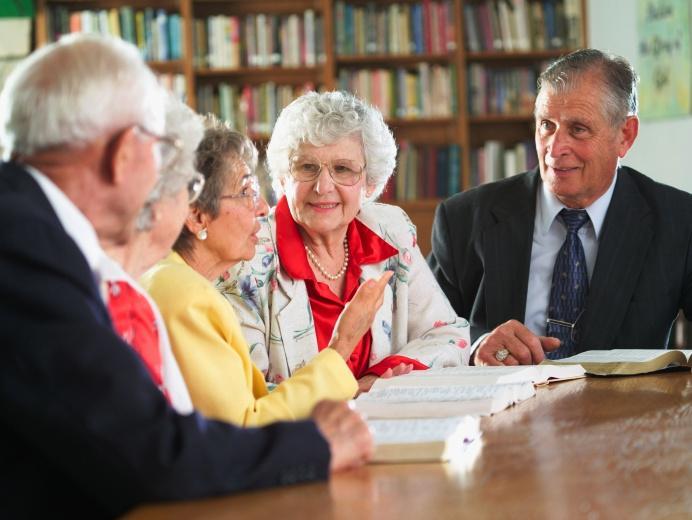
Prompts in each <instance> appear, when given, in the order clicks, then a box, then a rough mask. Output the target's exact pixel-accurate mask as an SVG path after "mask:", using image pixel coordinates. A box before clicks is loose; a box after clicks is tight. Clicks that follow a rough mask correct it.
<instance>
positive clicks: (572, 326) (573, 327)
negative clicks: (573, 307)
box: [545, 309, 584, 341]
mask: <svg viewBox="0 0 692 520" xmlns="http://www.w3.org/2000/svg"><path fill="white" fill-rule="evenodd" d="M582 314H584V309H582V310H581V311H580V312H579V314H578V315H577V319H576V320H574V323H571V322H569V321H565V320H558V319H555V318H546V319H545V327H546V331H547V329H548V325H550V324H551V323H552V324H553V325H558V326H560V327H567V328H569V338H570V339H571V340H572V341H577V337H576V336H575V334H576V333H577V323H579V320H580V319H581V317H582Z"/></svg>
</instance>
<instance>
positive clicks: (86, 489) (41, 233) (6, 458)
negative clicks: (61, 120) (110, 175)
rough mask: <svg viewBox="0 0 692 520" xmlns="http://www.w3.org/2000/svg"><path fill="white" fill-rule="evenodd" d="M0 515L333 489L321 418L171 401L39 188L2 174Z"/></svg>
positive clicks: (107, 510)
mask: <svg viewBox="0 0 692 520" xmlns="http://www.w3.org/2000/svg"><path fill="white" fill-rule="evenodd" d="M0 414H1V419H0V517H3V518H5V517H10V518H14V517H20V516H21V517H55V516H58V517H60V516H69V517H77V516H82V517H85V516H86V517H87V518H94V517H100V516H114V515H118V514H122V513H123V512H125V511H126V510H128V509H129V508H131V507H133V506H135V505H137V504H140V503H143V502H149V501H165V500H184V499H192V498H196V497H205V496H211V495H218V494H223V493H229V492H232V491H238V490H243V489H251V488H259V487H264V486H273V485H277V484H285V483H292V482H299V481H303V480H314V479H323V478H325V477H326V476H327V473H328V465H329V457H330V455H329V447H328V445H327V443H326V441H325V440H324V439H323V438H322V436H321V435H320V434H319V431H318V429H317V427H316V426H315V424H314V423H313V422H311V421H305V422H297V423H279V424H275V425H272V426H269V427H266V428H262V429H240V428H236V427H234V426H231V425H228V424H225V423H221V422H216V421H207V420H205V419H204V418H203V417H201V416H199V415H197V414H192V415H188V416H182V415H178V414H177V413H175V412H174V411H173V409H171V407H170V406H169V405H168V404H167V402H166V400H165V399H164V397H163V396H162V394H161V392H159V391H158V390H157V389H156V387H155V386H154V384H153V383H152V381H151V379H150V378H149V376H148V374H147V372H146V370H145V369H144V367H143V365H142V363H141V362H140V360H139V358H138V357H137V356H136V355H135V354H134V353H133V351H132V350H131V349H130V348H129V346H128V345H127V344H125V343H123V342H122V341H121V340H120V338H119V337H118V335H117V334H115V333H114V332H113V330H112V328H111V325H110V321H109V318H108V314H107V311H106V309H105V308H104V305H103V303H102V302H101V299H100V297H99V295H98V292H97V289H96V286H95V284H94V281H93V278H92V275H91V271H90V270H89V267H88V266H87V263H86V260H85V259H84V257H83V256H82V254H81V252H80V251H79V249H78V248H77V246H76V245H75V243H74V242H73V241H72V240H71V239H70V238H69V236H68V235H67V234H66V233H65V231H64V229H63V228H62V227H61V225H60V223H59V221H58V219H57V216H56V215H55V213H54V212H53V210H52V207H51V206H50V204H49V202H48V200H47V199H46V197H45V196H44V195H43V192H42V191H41V189H40V188H39V187H38V185H37V184H36V182H35V181H34V180H33V178H31V177H30V176H29V175H28V174H27V173H26V172H25V171H24V170H23V169H22V168H20V167H19V166H17V165H14V164H11V163H5V164H0Z"/></svg>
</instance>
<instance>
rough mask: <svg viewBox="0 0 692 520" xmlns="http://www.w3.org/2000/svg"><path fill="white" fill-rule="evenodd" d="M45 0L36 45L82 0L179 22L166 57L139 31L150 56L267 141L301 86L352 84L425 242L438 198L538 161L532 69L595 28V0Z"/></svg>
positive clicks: (170, 76) (100, 10) (115, 14)
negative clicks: (365, 103)
mask: <svg viewBox="0 0 692 520" xmlns="http://www.w3.org/2000/svg"><path fill="white" fill-rule="evenodd" d="M36 4H37V5H36V7H37V10H36V27H35V37H36V44H37V45H43V44H45V43H46V42H48V41H51V39H53V38H55V37H56V36H57V35H58V34H59V32H60V31H59V30H56V27H58V25H57V24H58V22H59V20H60V17H62V20H63V22H64V23H67V26H66V27H67V28H66V29H65V28H63V29H64V30H68V31H69V26H70V23H77V21H76V20H77V18H80V17H82V15H81V13H84V12H87V13H89V12H91V13H92V15H88V14H87V15H84V16H86V17H88V16H94V18H95V20H97V21H91V22H90V21H89V20H86V19H85V20H82V21H83V22H84V23H86V24H87V25H89V24H91V25H92V26H94V25H98V23H99V22H98V20H99V19H100V20H101V22H103V23H104V24H106V26H107V23H108V22H107V20H109V16H110V20H111V21H110V23H111V24H113V23H114V22H115V20H116V19H120V18H121V17H122V16H123V13H125V15H126V16H134V18H136V17H137V13H138V12H141V13H142V15H141V17H143V18H145V19H146V20H148V21H149V22H151V21H152V20H153V22H151V23H153V25H152V28H153V29H152V30H159V31H162V30H164V29H163V28H169V29H168V30H170V27H171V26H172V25H175V24H179V27H178V28H176V29H174V30H173V34H172V35H167V37H166V38H164V37H163V36H162V35H161V34H159V35H158V37H153V38H154V39H157V38H158V40H157V41H159V42H160V41H161V40H162V39H166V40H167V41H166V43H168V47H169V50H170V48H171V47H177V48H178V49H179V53H180V55H179V56H177V55H175V53H174V54H173V55H169V56H168V57H165V56H164V58H163V59H161V58H160V57H159V56H158V54H156V52H152V50H151V42H150V41H149V39H151V37H148V38H149V39H146V41H140V42H139V46H140V48H142V49H143V53H146V52H148V54H149V58H151V59H150V61H149V63H150V65H151V67H152V69H153V70H154V71H156V72H157V74H160V75H163V78H164V80H165V81H167V82H168V83H169V84H171V85H174V87H173V88H175V90H176V91H177V92H178V93H179V95H180V96H181V97H182V98H184V99H185V100H186V101H187V102H188V103H189V104H190V106H192V107H193V108H196V109H197V110H199V111H209V110H211V111H215V112H217V113H219V114H220V115H221V116H222V117H224V116H225V117H227V118H229V119H231V120H232V121H233V122H234V123H235V124H236V126H237V127H238V128H239V129H241V130H243V131H245V132H247V133H248V134H249V135H250V136H251V137H252V138H253V139H254V140H255V141H256V142H257V144H258V147H259V148H260V149H262V148H263V147H264V146H265V145H266V142H267V140H268V139H269V136H270V134H271V128H272V125H273V120H274V119H275V117H276V116H277V115H278V112H279V111H280V109H281V107H282V106H283V105H285V104H286V103H288V102H289V101H290V99H292V98H293V97H294V96H296V95H299V94H300V93H301V92H302V91H303V90H305V89H310V88H312V89H328V90H329V89H335V88H347V89H349V90H352V91H354V92H355V93H356V94H358V95H360V96H361V97H363V98H365V99H368V100H370V101H371V102H372V103H373V104H375V105H377V106H378V107H380V108H381V109H382V111H383V113H384V114H385V118H386V120H387V122H388V124H389V125H390V127H391V128H392V131H393V132H394V135H395V137H396V139H397V142H398V143H399V146H400V154H399V157H398V161H397V163H398V171H397V173H396V175H395V176H394V179H393V180H392V183H391V184H390V186H389V187H388V188H387V190H386V192H385V195H384V197H383V198H384V201H385V202H389V203H394V204H398V205H400V206H402V207H403V208H404V209H405V210H406V211H407V213H408V214H409V216H410V217H411V219H412V220H413V222H414V223H415V224H416V225H417V227H418V234H419V244H420V246H421V249H422V250H423V252H424V253H427V252H428V251H429V249H430V232H431V226H432V220H433V216H434V210H435V207H436V206H437V204H438V203H439V201H440V200H441V198H443V197H446V196H448V195H449V194H450V193H452V192H456V191H459V190H462V189H466V188H469V187H471V186H473V185H475V184H477V183H479V182H484V181H488V180H493V179H495V178H497V177H501V176H503V175H506V174H510V173H515V170H516V169H517V168H518V169H519V170H523V169H525V168H524V167H520V166H518V165H517V164H518V163H521V162H522V161H524V162H527V163H530V161H531V160H532V158H531V153H532V152H531V150H532V145H531V142H532V140H533V118H532V116H531V109H532V106H531V105H532V103H533V95H534V94H533V92H535V78H536V75H537V74H538V73H539V72H540V70H541V68H542V67H543V66H544V65H545V63H546V62H548V61H550V60H552V59H554V58H556V57H558V56H560V55H562V54H564V53H566V52H568V51H569V50H571V49H573V48H576V47H578V46H583V45H585V42H586V22H585V20H586V0H511V1H510V0H398V1H393V0H382V1H366V0H343V1H342V0H292V1H290V2H288V1H284V0H254V1H253V2H247V1H244V0H37V2H36ZM128 9H129V10H130V11H131V13H132V14H131V15H130V14H128ZM104 13H105V14H104ZM99 17H100V18H99ZM72 18H74V19H72ZM121 21H122V20H121ZM157 21H158V25H157ZM157 27H158V29H157ZM106 30H108V29H106ZM120 30H121V31H122V32H125V31H123V28H122V27H121V28H120ZM219 31H220V32H219ZM130 32H132V31H130ZM134 32H135V33H136V32H137V28H136V27H135V30H134ZM121 36H123V37H126V35H125V34H121ZM129 37H131V38H134V43H137V35H136V34H134V35H130V36H129ZM175 38H177V42H175V43H174V42H173V40H174V39H175ZM144 39H145V38H141V39H140V40H144ZM154 58H156V59H154ZM166 58H168V59H166ZM505 170H508V171H507V173H505V172H504V171H505ZM431 171H433V172H436V178H434V179H433V178H432V177H434V176H431V175H430V174H429V172H431ZM397 183H398V184H397Z"/></svg>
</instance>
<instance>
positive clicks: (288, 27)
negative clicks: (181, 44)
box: [193, 9, 325, 69]
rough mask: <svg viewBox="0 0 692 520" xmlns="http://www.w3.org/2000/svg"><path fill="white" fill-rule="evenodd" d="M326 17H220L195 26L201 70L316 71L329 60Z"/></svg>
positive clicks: (306, 13)
mask: <svg viewBox="0 0 692 520" xmlns="http://www.w3.org/2000/svg"><path fill="white" fill-rule="evenodd" d="M323 32H324V26H323V20H322V17H321V16H319V15H317V14H315V11H314V10H313V9H306V10H305V11H303V12H302V13H301V14H289V15H277V14H249V15H247V16H245V17H239V16H225V15H217V16H210V17H208V18H206V19H201V18H197V19H195V20H194V22H193V42H194V57H193V63H194V64H195V66H196V67H198V68H212V69H217V68H228V69H237V68H240V67H314V66H315V65H317V64H318V63H323V62H324V60H325V52H324V34H323Z"/></svg>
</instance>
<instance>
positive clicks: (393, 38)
mask: <svg viewBox="0 0 692 520" xmlns="http://www.w3.org/2000/svg"><path fill="white" fill-rule="evenodd" d="M334 33H335V37H336V54H337V55H339V56H352V55H356V56H362V55H366V54H398V55H407V54H444V53H447V52H451V51H453V50H454V49H456V38H455V36H454V12H453V7H452V2H451V1H450V0H444V1H431V0H424V1H423V2H420V3H391V4H384V3H376V2H367V3H365V4H364V5H363V4H362V3H360V4H350V3H346V2H343V1H337V2H336V3H335V4H334Z"/></svg>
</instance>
